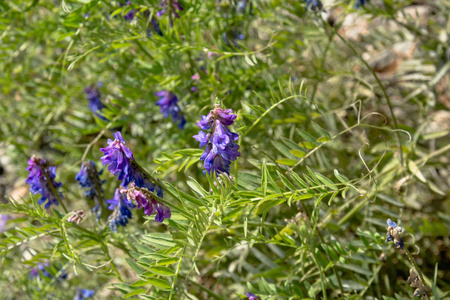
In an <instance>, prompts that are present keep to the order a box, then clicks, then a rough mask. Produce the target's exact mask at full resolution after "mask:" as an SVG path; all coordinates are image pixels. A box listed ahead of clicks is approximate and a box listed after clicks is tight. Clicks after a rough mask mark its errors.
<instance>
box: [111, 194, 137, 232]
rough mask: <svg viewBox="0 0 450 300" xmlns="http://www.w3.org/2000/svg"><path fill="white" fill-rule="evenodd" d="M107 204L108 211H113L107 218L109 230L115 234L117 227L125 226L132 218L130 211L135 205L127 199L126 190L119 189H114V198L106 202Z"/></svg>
mask: <svg viewBox="0 0 450 300" xmlns="http://www.w3.org/2000/svg"><path fill="white" fill-rule="evenodd" d="M106 202H107V203H109V204H110V205H109V207H108V209H109V210H113V213H112V214H111V215H110V216H109V218H108V221H109V228H111V231H113V232H117V226H119V225H120V226H127V224H128V219H131V218H132V213H131V209H133V208H134V207H135V205H134V204H133V203H132V202H131V201H129V200H128V199H127V194H126V190H125V191H123V192H122V191H121V189H116V192H115V193H114V198H112V199H110V200H107V201H106Z"/></svg>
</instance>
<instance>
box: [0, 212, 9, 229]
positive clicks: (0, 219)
mask: <svg viewBox="0 0 450 300" xmlns="http://www.w3.org/2000/svg"><path fill="white" fill-rule="evenodd" d="M8 219H9V216H8V215H0V232H2V231H3V228H4V227H5V225H6V223H7V222H8Z"/></svg>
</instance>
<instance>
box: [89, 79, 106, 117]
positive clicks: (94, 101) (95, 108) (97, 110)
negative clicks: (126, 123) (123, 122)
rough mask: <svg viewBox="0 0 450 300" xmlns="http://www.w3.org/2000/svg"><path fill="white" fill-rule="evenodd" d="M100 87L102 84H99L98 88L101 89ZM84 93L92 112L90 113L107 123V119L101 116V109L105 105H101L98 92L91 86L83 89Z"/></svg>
mask: <svg viewBox="0 0 450 300" xmlns="http://www.w3.org/2000/svg"><path fill="white" fill-rule="evenodd" d="M102 85H103V83H101V82H99V84H98V87H101V86H102ZM84 92H85V93H86V98H87V99H88V102H89V103H88V105H89V109H90V110H91V111H92V113H93V114H94V115H96V116H97V117H99V118H100V119H102V120H105V121H108V119H107V118H105V116H103V114H102V109H103V108H105V104H103V102H102V99H101V96H100V91H99V90H98V89H97V88H95V87H94V86H92V85H91V86H88V87H87V88H85V89H84Z"/></svg>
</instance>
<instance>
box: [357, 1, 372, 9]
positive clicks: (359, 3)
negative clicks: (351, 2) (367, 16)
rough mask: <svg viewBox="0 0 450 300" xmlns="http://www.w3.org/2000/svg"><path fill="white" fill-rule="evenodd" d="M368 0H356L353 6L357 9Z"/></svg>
mask: <svg viewBox="0 0 450 300" xmlns="http://www.w3.org/2000/svg"><path fill="white" fill-rule="evenodd" d="M369 1H370V0H356V1H355V6H354V7H355V8H356V9H358V8H360V7H362V6H364V5H366V2H369Z"/></svg>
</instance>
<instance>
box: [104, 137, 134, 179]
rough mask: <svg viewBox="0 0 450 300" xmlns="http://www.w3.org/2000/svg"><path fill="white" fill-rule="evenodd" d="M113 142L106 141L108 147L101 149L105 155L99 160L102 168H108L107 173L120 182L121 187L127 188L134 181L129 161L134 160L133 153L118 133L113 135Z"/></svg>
mask: <svg viewBox="0 0 450 300" xmlns="http://www.w3.org/2000/svg"><path fill="white" fill-rule="evenodd" d="M114 138H115V140H114V141H112V140H110V139H108V147H106V148H101V149H100V151H101V152H103V153H104V154H105V155H104V156H102V157H101V158H100V159H101V160H102V163H103V165H104V166H106V165H109V166H108V171H110V172H111V174H113V175H114V176H117V179H119V180H122V185H123V186H127V185H128V184H129V183H130V182H132V181H133V180H134V176H133V169H132V167H131V161H133V160H134V157H133V153H131V151H130V149H128V148H127V147H126V146H125V141H124V140H123V138H122V134H121V133H120V132H119V131H118V132H116V133H114Z"/></svg>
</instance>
